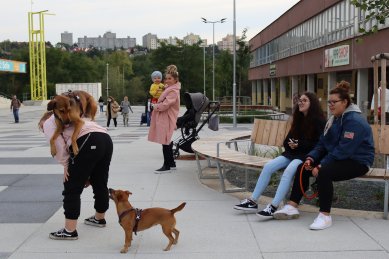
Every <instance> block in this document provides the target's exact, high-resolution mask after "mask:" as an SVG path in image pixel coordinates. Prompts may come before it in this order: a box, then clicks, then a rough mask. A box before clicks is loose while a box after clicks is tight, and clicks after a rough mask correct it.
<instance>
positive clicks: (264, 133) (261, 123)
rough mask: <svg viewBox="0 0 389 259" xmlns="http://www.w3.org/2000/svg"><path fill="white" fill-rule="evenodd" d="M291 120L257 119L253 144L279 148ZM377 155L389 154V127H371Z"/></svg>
mask: <svg viewBox="0 0 389 259" xmlns="http://www.w3.org/2000/svg"><path fill="white" fill-rule="evenodd" d="M291 124H292V122H291V120H287V121H280V120H265V119H255V120H254V126H253V130H252V132H251V137H250V139H251V142H252V143H254V144H259V145H268V146H279V147H281V146H282V145H283V142H284V139H285V137H286V135H287V134H288V132H289V130H290V127H291ZM371 128H372V131H373V138H374V147H375V153H376V154H385V155H388V154H389V125H384V126H381V125H371Z"/></svg>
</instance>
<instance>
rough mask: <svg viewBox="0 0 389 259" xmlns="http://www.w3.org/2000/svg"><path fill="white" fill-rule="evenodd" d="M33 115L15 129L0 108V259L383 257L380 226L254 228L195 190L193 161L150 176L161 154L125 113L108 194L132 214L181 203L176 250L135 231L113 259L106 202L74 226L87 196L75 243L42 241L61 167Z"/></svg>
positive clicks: (50, 225)
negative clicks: (95, 221)
mask: <svg viewBox="0 0 389 259" xmlns="http://www.w3.org/2000/svg"><path fill="white" fill-rule="evenodd" d="M43 110H44V107H40V106H27V107H23V108H22V109H21V111H20V113H21V114H20V121H21V122H20V123H19V124H15V123H13V118H12V113H11V112H10V111H9V110H8V109H7V108H5V109H1V110H0V143H1V145H0V258H12V259H16V258H72V259H77V258H136V259H138V258H139V259H146V258H151V259H153V258H185V259H200V258H216V259H217V258H239V259H240V258H277V259H278V258H313V257H315V258H328V257H331V258H389V234H388V233H389V222H388V221H387V220H383V219H377V218H364V217H352V216H351V217H350V216H341V215H337V216H334V217H333V221H334V224H333V226H332V227H331V228H329V229H327V230H324V231H311V230H309V229H308V226H309V225H310V224H311V223H312V221H313V219H314V218H315V217H316V213H309V212H302V213H301V217H300V219H298V220H293V221H276V220H270V221H265V222H261V221H259V220H258V218H257V217H256V216H255V214H246V213H241V212H238V211H235V210H233V209H232V207H233V205H234V204H236V203H237V202H238V199H237V198H236V197H234V196H232V195H228V194H222V193H220V192H219V191H216V190H214V189H212V188H209V187H207V186H205V185H203V184H202V183H201V182H200V181H199V180H198V177H197V166H196V162H195V161H188V160H178V161H177V168H178V170H177V171H176V172H173V173H171V174H163V175H156V174H154V173H153V170H154V169H156V168H159V167H160V166H161V165H162V148H161V146H160V145H157V144H154V143H150V142H148V141H147V132H148V128H147V127H145V126H139V121H140V114H141V112H142V110H143V107H134V114H131V115H130V127H129V128H124V127H123V126H122V125H123V124H122V121H121V118H120V117H119V118H118V122H119V127H118V129H115V130H113V129H110V130H109V134H110V135H111V137H112V139H113V142H114V154H113V159H112V163H111V168H110V179H109V186H110V187H111V188H114V189H126V190H130V191H131V192H132V193H133V195H132V196H131V197H130V202H131V203H132V204H133V206H134V207H137V208H147V207H152V206H158V207H166V208H174V207H176V206H177V205H179V204H180V203H181V202H182V201H186V202H187V205H186V207H185V208H184V210H182V211H181V212H178V213H177V214H176V218H177V228H178V229H179V230H180V231H181V235H180V240H179V242H178V244H177V245H175V246H173V247H172V249H171V251H168V252H164V251H162V250H163V248H164V247H165V246H166V244H167V242H168V241H167V238H166V237H165V236H164V235H163V234H162V231H161V228H160V227H154V228H151V229H148V230H146V231H144V232H139V233H138V235H137V236H134V240H133V243H132V246H131V247H130V249H129V252H128V254H126V255H123V254H120V253H119V251H120V249H121V247H122V245H123V242H124V232H123V230H122V229H121V227H120V225H119V224H118V223H117V220H118V217H117V214H116V211H115V207H114V204H113V202H112V201H111V202H110V209H109V210H108V212H107V216H106V219H107V227H106V228H102V229H100V228H95V227H91V226H87V225H84V224H83V222H82V220H83V219H84V218H86V217H89V216H90V215H92V214H93V212H94V210H93V194H92V191H91V188H88V189H86V190H85V191H84V193H83V195H82V210H81V217H80V219H82V220H80V222H79V225H78V233H79V240H77V241H57V240H51V239H49V237H48V234H49V232H51V231H56V230H58V229H59V228H61V227H63V222H64V217H63V209H62V207H61V206H62V205H61V204H62V202H61V200H62V196H61V191H62V182H61V181H62V180H61V179H62V178H61V177H62V168H61V166H59V165H58V164H56V163H55V161H54V160H53V159H52V158H51V157H50V152H49V147H48V144H47V143H46V142H45V140H44V138H43V135H42V133H40V132H39V131H38V129H37V126H36V125H37V121H38V119H39V118H40V116H41V114H42V113H43ZM97 121H98V123H100V124H101V125H104V124H105V117H104V116H103V115H99V116H98V117H97ZM111 128H112V123H111ZM241 129H242V130H247V129H249V126H242V128H241ZM228 130H231V129H230V126H229V125H222V126H221V130H220V131H219V132H216V133H215V132H212V131H209V130H208V129H206V127H204V130H202V131H201V133H200V136H203V137H204V136H210V135H212V134H222V133H223V132H226V131H228ZM177 134H178V132H177ZM361 191H362V190H361ZM262 206H263V207H264V206H265V205H262Z"/></svg>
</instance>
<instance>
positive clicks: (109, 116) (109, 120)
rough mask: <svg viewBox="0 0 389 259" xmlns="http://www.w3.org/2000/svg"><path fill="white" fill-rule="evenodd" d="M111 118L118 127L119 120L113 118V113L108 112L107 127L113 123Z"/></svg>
mask: <svg viewBox="0 0 389 259" xmlns="http://www.w3.org/2000/svg"><path fill="white" fill-rule="evenodd" d="M111 119H112V120H113V124H114V125H115V127H116V126H117V125H118V122H117V120H116V118H112V116H111V113H108V118H107V127H109V124H110V123H111Z"/></svg>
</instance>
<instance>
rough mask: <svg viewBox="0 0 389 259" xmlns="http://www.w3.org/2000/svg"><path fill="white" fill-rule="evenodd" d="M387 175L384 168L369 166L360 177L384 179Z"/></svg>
mask: <svg viewBox="0 0 389 259" xmlns="http://www.w3.org/2000/svg"><path fill="white" fill-rule="evenodd" d="M388 176H389V175H388V172H387V170H386V169H384V168H371V169H370V171H369V172H367V174H365V175H364V176H362V178H374V179H386V178H388Z"/></svg>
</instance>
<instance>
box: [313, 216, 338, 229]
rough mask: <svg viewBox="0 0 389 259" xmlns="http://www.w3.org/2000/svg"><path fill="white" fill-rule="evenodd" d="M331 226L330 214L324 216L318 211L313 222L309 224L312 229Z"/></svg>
mask: <svg viewBox="0 0 389 259" xmlns="http://www.w3.org/2000/svg"><path fill="white" fill-rule="evenodd" d="M331 226H332V218H331V216H326V215H324V214H323V213H319V215H318V216H317V217H316V219H315V220H314V221H313V223H312V224H311V225H310V226H309V229H312V230H323V229H326V228H329V227H331Z"/></svg>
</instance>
